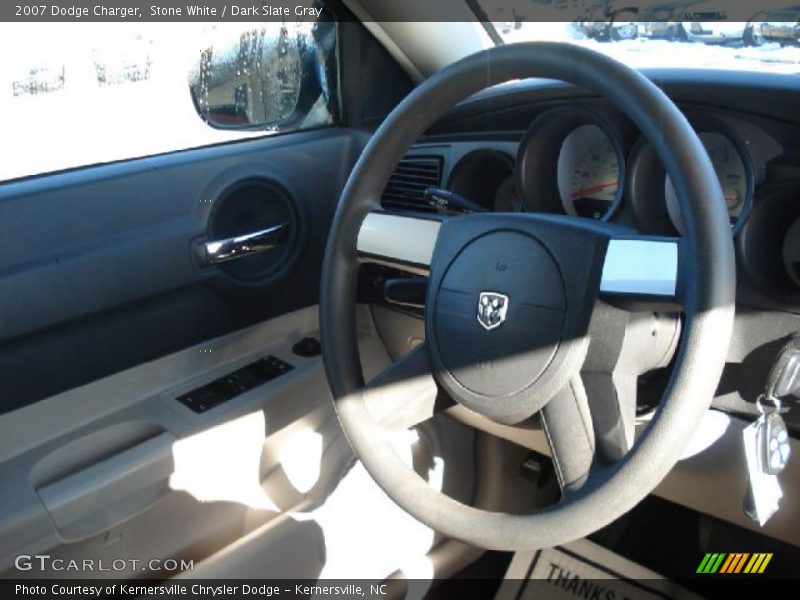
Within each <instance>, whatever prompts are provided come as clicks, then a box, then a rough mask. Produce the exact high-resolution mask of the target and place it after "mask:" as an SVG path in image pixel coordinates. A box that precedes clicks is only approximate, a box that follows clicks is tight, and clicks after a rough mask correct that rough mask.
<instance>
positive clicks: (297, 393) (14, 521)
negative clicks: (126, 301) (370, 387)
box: [0, 306, 390, 578]
mask: <svg viewBox="0 0 800 600" xmlns="http://www.w3.org/2000/svg"><path fill="white" fill-rule="evenodd" d="M359 324H360V329H359V330H360V343H361V352H362V355H363V356H364V357H365V362H364V369H365V375H366V376H367V377H372V376H374V375H375V374H377V373H378V372H379V371H380V370H382V369H383V368H385V367H386V366H387V365H388V363H389V360H390V359H389V357H388V354H387V353H386V351H385V349H384V347H383V344H382V342H381V341H380V338H379V336H378V335H377V333H376V332H375V330H374V327H373V326H372V322H371V319H370V316H369V311H368V310H367V309H366V308H364V309H362V310H361V311H360V313H359ZM315 335H318V322H317V307H316V306H311V307H307V308H305V309H301V310H299V311H295V312H292V313H289V314H286V315H282V316H280V317H278V318H276V319H272V320H270V321H267V322H264V323H260V324H258V325H255V326H252V327H248V328H245V329H242V330H240V331H237V332H234V333H231V334H228V335H225V336H222V337H219V338H216V339H213V340H208V341H206V342H204V343H203V344H201V345H198V346H193V347H190V348H187V349H185V350H181V351H179V352H176V353H173V354H170V355H168V356H165V357H162V358H159V359H157V360H155V361H151V362H149V363H146V364H143V365H140V366H137V367H134V368H132V369H128V370H126V371H123V372H120V373H117V374H114V375H111V376H109V377H106V378H103V379H100V380H98V381H95V382H93V383H91V384H88V385H85V386H82V387H79V388H75V389H72V390H69V391H66V392H63V393H61V394H59V395H56V396H53V397H50V398H47V399H45V400H42V401H41V402H37V403H34V404H31V405H30V406H26V407H24V408H22V409H19V410H17V411H14V412H11V413H8V414H6V415H4V416H3V417H2V418H1V419H0V481H3V494H2V495H0V577H34V578H35V577H41V576H56V577H64V576H76V577H80V576H84V577H85V576H101V577H104V576H116V577H133V576H150V577H159V576H161V575H163V573H157V572H145V573H142V572H140V571H139V570H138V569H139V568H140V567H137V568H136V569H133V568H130V569H127V570H125V571H123V572H116V573H115V572H113V571H112V572H105V573H88V574H87V573H85V572H84V573H81V572H64V571H52V570H51V571H45V572H42V571H39V570H32V571H22V572H21V571H18V570H15V569H14V567H13V564H14V559H15V557H16V556H17V555H20V554H35V553H42V552H46V553H47V554H49V555H50V556H51V558H53V559H56V558H58V559H63V560H65V561H68V560H70V559H76V560H82V559H85V558H91V559H95V560H98V559H103V561H104V562H105V564H107V565H108V564H110V563H111V561H113V560H114V559H118V558H119V559H141V560H145V559H146V560H151V559H166V558H174V559H181V558H184V559H187V560H198V561H199V560H200V559H202V558H204V557H206V556H208V555H209V554H211V553H213V552H214V551H216V550H218V549H219V548H221V547H223V546H225V545H227V544H230V543H232V542H233V541H235V540H237V539H238V538H239V537H241V536H243V535H245V534H246V533H247V532H248V531H251V530H253V529H255V528H258V527H260V526H262V525H263V524H264V523H266V522H268V521H270V520H271V519H273V518H275V517H276V516H279V515H281V514H283V513H285V512H286V511H288V510H292V509H297V508H298V507H304V506H310V505H313V504H314V503H316V502H319V501H321V500H322V499H324V497H325V496H326V495H327V494H328V493H329V491H330V490H331V489H332V488H333V486H335V485H336V483H337V482H338V480H339V477H340V476H341V474H342V473H343V471H344V470H345V469H346V468H347V466H348V465H349V464H350V463H351V461H352V459H353V455H352V451H351V450H350V447H349V445H348V444H347V442H346V440H345V439H344V437H343V435H342V433H341V429H340V428H339V424H338V421H337V419H336V416H335V413H334V410H333V405H332V402H331V400H330V392H329V390H328V385H327V380H326V379H325V373H324V369H323V366H322V360H321V357H319V356H312V357H303V356H299V355H297V354H296V353H295V352H293V350H292V348H293V346H294V345H295V343H296V342H297V341H298V340H299V339H302V338H304V337H307V336H315ZM207 349H211V350H212V352H205V351H204V350H207ZM264 356H276V357H278V358H280V359H281V360H283V361H286V362H287V363H289V364H291V365H292V366H293V369H292V370H290V371H289V372H287V373H285V374H283V375H281V376H279V377H277V378H275V379H273V380H271V381H269V382H266V383H264V384H262V385H259V386H257V387H255V388H253V389H251V390H250V391H247V392H245V393H242V394H240V395H238V396H236V397H235V398H233V399H231V400H228V401H226V402H224V403H222V404H220V405H218V406H216V407H213V408H211V409H210V410H208V411H206V412H203V413H196V412H194V411H193V410H191V409H189V408H188V407H186V406H185V405H183V404H181V403H180V402H178V401H177V400H176V398H178V397H179V396H181V395H182V394H184V393H186V391H187V390H192V389H195V388H197V387H198V386H199V385H203V384H206V383H208V382H210V381H214V380H216V379H218V378H219V377H220V376H223V375H225V374H228V373H231V372H232V371H235V370H236V369H237V368H239V367H241V366H242V365H246V364H250V363H252V362H253V361H254V360H256V359H258V358H260V357H264ZM287 453H288V454H287ZM90 492H92V493H90Z"/></svg>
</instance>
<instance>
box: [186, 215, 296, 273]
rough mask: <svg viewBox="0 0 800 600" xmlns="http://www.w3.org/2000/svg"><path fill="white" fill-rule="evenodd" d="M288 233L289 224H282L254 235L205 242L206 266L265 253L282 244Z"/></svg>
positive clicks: (204, 259)
mask: <svg viewBox="0 0 800 600" xmlns="http://www.w3.org/2000/svg"><path fill="white" fill-rule="evenodd" d="M288 233H289V224H288V223H280V224H278V225H273V226H271V227H267V228H266V229H261V230H259V231H254V232H253V233H245V234H242V235H237V236H234V237H230V238H226V239H222V240H214V241H212V242H205V243H204V244H203V245H202V247H203V252H202V254H203V257H202V258H203V261H204V262H205V263H206V264H209V265H215V264H219V263H223V262H227V261H229V260H233V259H235V258H242V257H244V256H251V255H253V254H258V253H259V252H265V251H267V250H271V249H272V248H274V247H275V246H277V245H279V244H280V243H282V242H283V241H284V240H285V239H286V236H287V234H288Z"/></svg>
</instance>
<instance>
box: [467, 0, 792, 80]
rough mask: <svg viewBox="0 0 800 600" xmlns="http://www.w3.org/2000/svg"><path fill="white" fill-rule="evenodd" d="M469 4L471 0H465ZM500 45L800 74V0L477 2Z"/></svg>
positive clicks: (635, 61) (646, 63)
mask: <svg viewBox="0 0 800 600" xmlns="http://www.w3.org/2000/svg"><path fill="white" fill-rule="evenodd" d="M467 1H468V2H470V0H467ZM471 4H472V6H473V7H474V9H475V12H476V14H477V15H478V18H479V19H480V20H482V21H483V22H484V23H485V25H486V27H487V28H488V29H489V33H490V34H491V35H492V37H493V39H494V40H495V42H496V43H498V44H499V43H506V44H510V43H514V42H525V41H537V40H541V41H558V42H569V43H572V44H577V45H580V46H586V47H589V48H592V49H594V50H597V51H599V52H602V53H603V54H607V55H609V56H611V57H613V58H616V59H617V60H619V61H621V62H623V63H625V64H627V65H629V66H631V67H634V68H674V67H689V68H714V69H728V70H736V71H761V72H765V71H766V72H772V73H783V74H797V73H800V2H797V3H796V4H793V5H787V2H786V0H783V1H782V2H781V1H780V0H765V2H760V3H753V4H752V5H750V7H749V8H748V6H747V5H748V3H744V2H733V1H731V0H728V1H727V2H725V1H724V0H716V1H713V0H705V1H700V0H684V1H678V2H676V1H667V2H665V1H648V0H639V1H637V0H631V1H629V2H626V1H624V0H621V1H619V2H618V1H615V0H605V1H602V0H601V1H598V0H477V3H475V2H471Z"/></svg>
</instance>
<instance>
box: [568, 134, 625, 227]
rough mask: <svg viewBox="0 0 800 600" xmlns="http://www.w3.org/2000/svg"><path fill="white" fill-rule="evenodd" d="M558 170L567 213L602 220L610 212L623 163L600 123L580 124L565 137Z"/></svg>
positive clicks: (617, 192) (618, 185) (618, 190)
mask: <svg viewBox="0 0 800 600" xmlns="http://www.w3.org/2000/svg"><path fill="white" fill-rule="evenodd" d="M557 169H558V170H557V173H558V191H559V195H560V197H561V204H562V205H563V207H564V211H565V212H566V213H567V214H569V215H576V216H581V217H591V218H594V219H602V218H604V217H606V216H607V215H608V214H609V213H610V211H611V209H612V207H613V206H614V204H615V203H616V201H617V199H618V198H619V193H620V180H621V179H622V166H621V161H620V155H619V153H618V151H617V149H616V147H615V146H614V144H613V143H612V141H611V139H610V138H609V137H608V135H607V134H606V132H605V131H603V130H602V129H601V128H600V127H599V126H597V125H591V124H588V125H581V126H579V127H577V128H575V129H573V130H572V131H571V132H570V133H569V134H568V135H567V137H565V138H564V142H563V144H562V145H561V152H560V153H559V155H558V167H557Z"/></svg>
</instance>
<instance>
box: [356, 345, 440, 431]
mask: <svg viewBox="0 0 800 600" xmlns="http://www.w3.org/2000/svg"><path fill="white" fill-rule="evenodd" d="M361 394H362V397H363V400H364V403H365V404H366V406H367V410H368V411H369V413H370V415H371V416H372V418H373V419H375V421H377V422H378V424H379V425H380V426H381V427H383V428H384V429H387V430H391V431H396V430H400V429H409V428H411V427H414V426H415V425H418V424H419V423H422V422H423V421H427V420H428V419H430V418H432V417H433V416H434V415H435V414H436V413H438V412H440V411H442V410H444V409H446V408H448V407H449V406H450V405H452V401H451V400H450V399H449V398H448V397H447V396H445V395H444V394H441V393H440V391H439V387H438V386H437V385H436V381H435V380H434V378H433V375H431V369H430V361H429V360H428V351H427V349H426V348H425V346H424V344H423V345H420V346H418V347H416V348H415V349H414V350H412V351H411V352H409V353H408V354H406V355H405V356H403V357H401V358H400V359H399V360H398V361H397V362H395V363H393V364H392V365H391V366H390V367H388V368H387V369H386V370H385V371H383V372H382V373H381V374H379V375H378V376H377V377H375V378H374V379H373V380H372V381H370V382H369V383H368V384H367V386H366V387H365V388H364V389H363V390H362V392H361Z"/></svg>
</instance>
